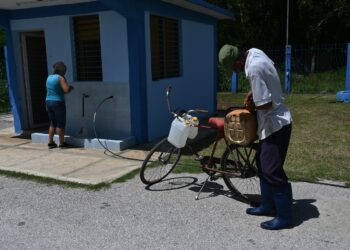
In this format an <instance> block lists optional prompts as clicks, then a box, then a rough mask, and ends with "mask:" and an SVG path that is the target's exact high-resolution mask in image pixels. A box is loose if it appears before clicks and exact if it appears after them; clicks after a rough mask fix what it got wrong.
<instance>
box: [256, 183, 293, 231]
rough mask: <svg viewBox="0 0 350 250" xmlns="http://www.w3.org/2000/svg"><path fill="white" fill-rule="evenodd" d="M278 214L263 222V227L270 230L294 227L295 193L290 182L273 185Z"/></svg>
mask: <svg viewBox="0 0 350 250" xmlns="http://www.w3.org/2000/svg"><path fill="white" fill-rule="evenodd" d="M272 190H273V199H274V201H275V206H276V211H277V216H276V217H275V218H273V219H272V220H269V221H265V222H263V223H261V227H262V228H264V229H268V230H279V229H284V228H292V227H293V214H292V204H293V194H292V186H291V184H290V183H288V184H287V185H284V186H281V187H278V186H275V187H272Z"/></svg>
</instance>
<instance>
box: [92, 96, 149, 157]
mask: <svg viewBox="0 0 350 250" xmlns="http://www.w3.org/2000/svg"><path fill="white" fill-rule="evenodd" d="M112 98H114V97H113V96H109V97H106V98H105V99H103V100H102V101H101V102H100V103H99V105H98V106H97V108H96V110H95V113H94V118H93V121H92V127H93V130H94V134H95V138H96V139H97V141H98V143H99V144H100V145H101V147H103V148H104V149H105V151H104V153H105V154H106V152H109V153H111V154H112V155H113V156H115V157H118V158H122V159H126V160H132V161H143V159H142V160H141V159H136V158H131V157H125V156H122V155H120V154H117V153H114V152H112V151H111V150H110V149H109V148H108V146H107V143H105V145H103V143H102V142H101V140H100V138H99V137H98V136H97V132H96V125H95V124H96V115H97V112H98V110H99V109H100V107H101V106H102V104H103V103H104V102H105V101H107V100H109V99H112ZM109 156H110V155H109Z"/></svg>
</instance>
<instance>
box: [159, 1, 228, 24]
mask: <svg viewBox="0 0 350 250" xmlns="http://www.w3.org/2000/svg"><path fill="white" fill-rule="evenodd" d="M161 1H163V2H166V3H170V4H173V5H177V6H180V7H182V8H185V9H190V10H193V11H197V12H200V13H202V14H205V15H208V16H211V17H214V18H216V19H219V20H223V19H232V18H233V17H234V15H233V13H232V12H231V11H229V10H226V9H223V8H221V7H219V6H217V5H214V4H211V3H208V2H207V1H204V0H161Z"/></svg>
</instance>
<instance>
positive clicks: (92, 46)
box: [73, 15, 102, 81]
mask: <svg viewBox="0 0 350 250" xmlns="http://www.w3.org/2000/svg"><path fill="white" fill-rule="evenodd" d="M73 23H74V24H73V25H74V38H75V40H74V43H75V63H76V78H77V80H78V81H102V62H101V44H100V23H99V18H98V15H89V16H79V17H74V18H73Z"/></svg>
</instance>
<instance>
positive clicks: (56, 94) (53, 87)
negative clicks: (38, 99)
mask: <svg viewBox="0 0 350 250" xmlns="http://www.w3.org/2000/svg"><path fill="white" fill-rule="evenodd" d="M46 100H47V101H62V102H64V92H63V89H62V87H61V85H60V75H57V74H54V75H49V76H48V77H47V80H46Z"/></svg>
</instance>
